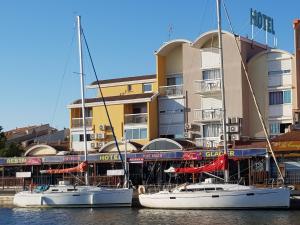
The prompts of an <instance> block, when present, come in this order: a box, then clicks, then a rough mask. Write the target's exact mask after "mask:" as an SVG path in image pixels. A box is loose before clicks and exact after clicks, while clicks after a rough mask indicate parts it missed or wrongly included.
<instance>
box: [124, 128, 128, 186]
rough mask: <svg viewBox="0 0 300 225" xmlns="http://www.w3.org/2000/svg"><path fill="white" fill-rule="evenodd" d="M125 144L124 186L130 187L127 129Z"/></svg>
mask: <svg viewBox="0 0 300 225" xmlns="http://www.w3.org/2000/svg"><path fill="white" fill-rule="evenodd" d="M124 146H125V156H124V158H125V159H124V163H125V171H124V173H125V183H124V187H125V188H128V187H129V183H128V180H129V177H128V176H129V171H128V165H127V139H126V130H125V137H124Z"/></svg>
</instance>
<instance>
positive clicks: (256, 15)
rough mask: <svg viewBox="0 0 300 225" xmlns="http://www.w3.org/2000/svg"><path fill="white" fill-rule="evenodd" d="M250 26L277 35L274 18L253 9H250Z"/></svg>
mask: <svg viewBox="0 0 300 225" xmlns="http://www.w3.org/2000/svg"><path fill="white" fill-rule="evenodd" d="M250 24H251V25H254V26H256V27H257V28H258V29H263V30H265V31H267V32H268V33H271V34H275V30H274V20H273V18H271V17H269V16H267V15H265V14H263V13H261V12H258V11H256V10H253V9H252V8H251V9H250Z"/></svg>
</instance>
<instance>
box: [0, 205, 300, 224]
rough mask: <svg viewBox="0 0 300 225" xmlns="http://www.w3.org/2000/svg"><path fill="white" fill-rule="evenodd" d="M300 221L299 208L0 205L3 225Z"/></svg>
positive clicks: (0, 220)
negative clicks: (14, 206)
mask: <svg viewBox="0 0 300 225" xmlns="http://www.w3.org/2000/svg"><path fill="white" fill-rule="evenodd" d="M27 224H28V225H48V224H49V225H50V224H55V225H69V224H70V225H71V224H72V225H77V224H80V225H81V224H82V225H94V224H105V225H109V224H111V225H112V224H118V225H121V224H150V225H159V224H170V225H177V224H178V225H181V224H187V225H193V224H210V225H212V224H222V225H223V224H231V225H232V224H233V225H238V224H255V225H259V224H266V225H269V224H274V225H277V224H278V225H279V224H280V225H283V224H300V213H299V211H296V210H264V211H262V210H155V209H138V208H113V209H101V208H97V209H22V208H0V225H27Z"/></svg>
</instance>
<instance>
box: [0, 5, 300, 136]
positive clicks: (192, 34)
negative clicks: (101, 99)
mask: <svg viewBox="0 0 300 225" xmlns="http://www.w3.org/2000/svg"><path fill="white" fill-rule="evenodd" d="M225 3H226V4H227V7H228V10H229V13H230V17H231V20H232V23H233V26H234V29H235V31H236V33H238V34H240V35H243V36H247V35H248V36H249V37H250V36H251V26H250V25H249V14H250V13H249V11H250V8H254V9H257V10H259V11H261V12H263V13H265V14H266V15H268V16H270V17H272V18H274V24H275V32H276V37H277V38H278V48H281V49H284V50H287V51H289V52H292V53H293V52H294V49H293V43H294V40H293V28H292V22H293V20H294V19H295V18H300V15H299V14H300V13H299V8H300V1H298V0H285V1H270V0H251V1H250V0H248V1H242V0H230V1H229V0H226V1H225ZM0 4H1V5H0V27H1V29H0V34H1V38H0V61H1V63H0V76H1V81H0V87H1V95H0V101H1V106H0V126H2V127H3V128H4V130H9V129H13V128H15V127H22V126H27V125H34V124H42V123H50V124H51V125H52V126H54V127H56V128H59V129H61V128H63V127H68V126H69V112H68V109H67V108H66V106H67V105H68V104H69V103H71V102H72V101H73V100H75V99H78V98H79V97H80V89H79V88H80V86H79V85H80V84H79V76H78V75H77V74H76V72H78V71H79V66H78V53H77V46H76V44H77V42H76V39H74V33H75V17H76V15H78V14H79V15H81V16H82V25H83V28H84V30H85V33H86V36H87V39H88V42H89V47H90V49H91V52H92V55H93V60H94V63H95V66H96V70H97V73H98V75H99V78H100V79H109V78H114V77H123V76H133V75H144V74H153V73H155V57H154V51H155V50H157V49H158V48H159V47H160V46H161V45H162V44H163V43H164V42H166V41H168V40H169V27H170V25H171V26H172V28H173V29H172V32H171V33H170V37H171V39H176V38H184V39H188V40H191V41H194V40H195V39H196V38H197V37H198V36H199V35H200V34H201V33H203V32H206V31H208V30H211V29H216V27H217V24H216V12H215V1H214V0H185V1H182V0H181V1H180V0H172V1H171V0H151V1H149V0H148V1H146V0H106V1H104V0H101V1H100V0H51V1H50V0H43V1H41V0H26V1H21V0H19V1H17V0H10V1H4V0H1V1H0ZM223 15H224V13H223ZM223 28H224V29H227V30H228V25H227V21H226V20H225V19H224V21H223ZM264 35H265V34H264V32H262V31H258V30H256V32H255V37H256V40H258V41H261V42H264V41H265V39H264V37H265V36H264ZM269 41H270V42H271V43H272V39H271V38H270V40H269ZM86 59H87V58H86ZM74 72H75V73H74ZM85 73H86V83H91V82H92V81H94V77H93V74H92V70H91V69H90V66H87V70H86V72H85ZM93 94H94V93H88V94H87V95H88V96H92V95H93Z"/></svg>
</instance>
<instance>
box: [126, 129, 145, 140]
mask: <svg viewBox="0 0 300 225" xmlns="http://www.w3.org/2000/svg"><path fill="white" fill-rule="evenodd" d="M124 132H125V137H126V139H127V140H132V139H146V138H147V128H133V129H125V131H124Z"/></svg>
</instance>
